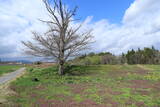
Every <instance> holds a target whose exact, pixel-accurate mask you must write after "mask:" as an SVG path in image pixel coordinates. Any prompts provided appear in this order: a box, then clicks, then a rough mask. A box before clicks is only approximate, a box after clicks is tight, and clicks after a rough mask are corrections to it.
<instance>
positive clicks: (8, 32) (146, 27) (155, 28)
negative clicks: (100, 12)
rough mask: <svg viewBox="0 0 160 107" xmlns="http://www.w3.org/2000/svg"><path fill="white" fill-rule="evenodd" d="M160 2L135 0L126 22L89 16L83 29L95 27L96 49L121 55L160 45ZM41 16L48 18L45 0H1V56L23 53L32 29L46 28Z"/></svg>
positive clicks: (126, 15)
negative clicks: (112, 21) (23, 41)
mask: <svg viewBox="0 0 160 107" xmlns="http://www.w3.org/2000/svg"><path fill="white" fill-rule="evenodd" d="M159 5H160V1H159V0H135V1H134V2H133V3H132V4H131V6H130V7H129V8H128V9H127V10H126V12H125V14H124V17H123V20H122V24H114V23H110V22H109V21H108V20H107V19H102V20H99V21H97V22H92V18H94V17H88V18H87V19H86V21H85V24H84V27H83V29H88V28H93V29H94V31H93V35H94V36H95V40H96V42H95V43H94V44H93V47H94V48H93V51H95V52H100V51H110V52H113V53H115V54H120V53H121V52H126V51H127V50H128V49H131V48H138V47H141V48H142V47H146V46H151V45H155V46H156V47H159V46H158V45H159V44H160V6H159ZM81 8H82V7H81ZM38 18H40V19H48V15H47V13H46V10H45V7H44V5H43V4H42V2H41V0H25V2H24V1H23V0H6V1H4V0H0V23H1V24H0V56H9V57H11V56H14V57H15V56H19V55H20V53H21V48H22V45H21V43H20V41H21V40H26V39H30V38H31V36H32V35H31V34H30V31H31V30H36V31H44V30H45V27H44V25H43V24H42V23H41V22H39V21H38V20H37V19H38Z"/></svg>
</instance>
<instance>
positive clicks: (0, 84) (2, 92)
mask: <svg viewBox="0 0 160 107" xmlns="http://www.w3.org/2000/svg"><path fill="white" fill-rule="evenodd" d="M25 69H26V68H20V69H19V70H16V71H14V72H11V73H8V74H5V75H3V76H1V77H0V107H4V106H3V105H2V104H3V103H5V102H7V101H6V96H8V95H9V94H11V93H12V90H10V89H9V88H8V87H9V83H10V82H11V81H12V80H15V79H16V78H18V77H20V76H21V75H23V74H24V71H25ZM1 105H2V106H1Z"/></svg>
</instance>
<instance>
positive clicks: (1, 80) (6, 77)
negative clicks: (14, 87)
mask: <svg viewBox="0 0 160 107" xmlns="http://www.w3.org/2000/svg"><path fill="white" fill-rule="evenodd" d="M24 70H25V68H20V69H19V70H17V71H14V72H11V73H8V74H6V75H4V76H1V77H0V85H1V84H4V83H7V82H8V81H10V80H13V79H15V78H16V77H18V76H19V75H21V74H22V73H23V72H24Z"/></svg>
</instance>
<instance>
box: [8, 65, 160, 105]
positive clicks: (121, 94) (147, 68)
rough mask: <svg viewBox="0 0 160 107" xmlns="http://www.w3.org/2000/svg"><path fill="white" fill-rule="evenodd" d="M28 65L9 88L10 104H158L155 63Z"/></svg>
mask: <svg viewBox="0 0 160 107" xmlns="http://www.w3.org/2000/svg"><path fill="white" fill-rule="evenodd" d="M57 70H58V69H57V67H56V66H54V67H49V68H32V67H30V68H28V70H27V73H26V75H25V76H23V77H22V78H19V79H17V80H16V81H14V82H13V83H12V84H11V86H10V88H11V89H12V90H13V91H15V92H16V94H14V95H12V96H10V97H8V101H10V104H11V105H12V106H14V107H21V106H23V107H93V106H94V107H159V106H160V93H159V90H160V67H159V66H158V65H97V66H68V67H66V71H67V72H66V73H65V75H64V76H59V75H58V74H57Z"/></svg>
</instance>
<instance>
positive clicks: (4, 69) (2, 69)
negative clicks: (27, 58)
mask: <svg viewBox="0 0 160 107" xmlns="http://www.w3.org/2000/svg"><path fill="white" fill-rule="evenodd" d="M20 67H21V66H20V65H0V76H1V75H2V74H4V73H9V72H13V71H15V70H17V69H19V68H20Z"/></svg>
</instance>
